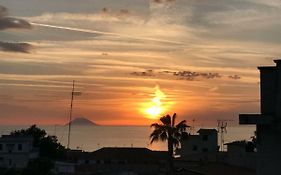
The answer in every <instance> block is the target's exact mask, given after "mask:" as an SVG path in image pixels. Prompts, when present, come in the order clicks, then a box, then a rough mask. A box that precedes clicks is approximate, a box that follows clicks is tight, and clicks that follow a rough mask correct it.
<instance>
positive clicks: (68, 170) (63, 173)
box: [53, 161, 76, 175]
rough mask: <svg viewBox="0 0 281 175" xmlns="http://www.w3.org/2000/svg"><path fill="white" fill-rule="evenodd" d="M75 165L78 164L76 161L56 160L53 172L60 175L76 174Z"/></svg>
mask: <svg viewBox="0 0 281 175" xmlns="http://www.w3.org/2000/svg"><path fill="white" fill-rule="evenodd" d="M75 166H76V164H75V163H69V162H62V161H55V163H54V169H53V173H54V174H60V175H71V174H75Z"/></svg>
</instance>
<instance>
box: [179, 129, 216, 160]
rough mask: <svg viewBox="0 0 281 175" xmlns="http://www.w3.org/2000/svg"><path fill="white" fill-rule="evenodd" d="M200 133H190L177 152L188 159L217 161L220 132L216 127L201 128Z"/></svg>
mask: <svg viewBox="0 0 281 175" xmlns="http://www.w3.org/2000/svg"><path fill="white" fill-rule="evenodd" d="M197 133H198V135H190V136H189V137H188V138H187V139H183V140H182V141H181V148H180V150H179V151H178V152H177V153H178V154H180V156H181V158H182V159H184V160H188V161H215V160H216V153H217V152H218V132H217V130H216V129H199V130H198V131H197Z"/></svg>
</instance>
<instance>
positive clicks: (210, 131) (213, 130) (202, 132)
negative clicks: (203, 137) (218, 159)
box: [197, 128, 218, 134]
mask: <svg viewBox="0 0 281 175" xmlns="http://www.w3.org/2000/svg"><path fill="white" fill-rule="evenodd" d="M217 132H218V131H217V130H216V129H202V128H201V129H199V130H198V131H197V133H199V134H211V133H217Z"/></svg>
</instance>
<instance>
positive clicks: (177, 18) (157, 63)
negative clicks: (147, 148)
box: [0, 0, 281, 126]
mask: <svg viewBox="0 0 281 175" xmlns="http://www.w3.org/2000/svg"><path fill="white" fill-rule="evenodd" d="M34 1H35V0H24V1H20V2H19V1H18V0H9V1H3V2H0V5H1V6H4V7H6V11H7V12H8V13H6V12H5V13H4V12H1V13H0V14H1V15H2V14H3V15H4V16H3V15H2V16H0V18H2V17H5V15H6V16H12V17H15V18H21V19H24V20H26V22H29V23H30V24H31V25H32V28H31V29H29V28H28V27H26V26H21V27H19V28H18V29H12V28H11V26H6V27H7V28H5V29H1V28H0V38H1V39H0V109H1V114H0V115H1V116H0V124H13V125H15V124H28V125H29V124H33V123H37V124H64V123H67V120H68V113H69V103H70V94H71V88H72V81H73V80H76V81H77V84H76V88H77V90H78V91H81V92H82V96H79V97H75V101H74V113H73V117H74V118H75V117H86V118H88V119H90V120H92V121H93V122H96V123H98V124H106V125H149V124H151V123H152V122H155V121H156V119H157V117H159V116H161V115H163V114H167V113H169V114H173V113H174V112H176V113H177V114H178V117H179V120H182V119H186V120H187V121H188V122H189V123H190V122H191V121H192V119H193V118H195V119H196V124H197V125H201V126H202V125H214V124H215V123H216V120H217V119H222V118H223V119H233V120H235V121H234V122H233V123H234V124H237V120H238V114H239V113H247V112H249V111H250V112H259V72H258V70H257V69H256V67H257V66H260V65H270V64H271V63H272V59H275V58H277V57H278V56H280V55H281V49H280V48H281V40H280V37H276V36H280V30H279V29H280V27H281V24H280V20H279V19H280V17H281V3H279V2H277V1H273V0H272V1H266V2H264V1H260V0H257V1H253V0H245V1H243V2H240V1H239V2H238V1H237V2H236V1H235V2H234V1H232V0H227V1H223V2H222V1H212V2H210V1H208V0H202V1H186V0H175V1H167V2H166V1H162V2H161V3H160V2H155V1H152V0H151V1H149V0H143V1H139V0H118V1H116V0H107V1H104V0H87V3H83V4H82V3H80V2H78V1H74V0H61V1H60V2H53V1H50V0H46V1H44V2H42V3H40V4H39V3H34ZM31 7H32V9H31ZM2 11H3V8H2ZM38 24H40V25H38ZM21 28H22V29H21ZM7 42H8V43H12V45H13V47H10V46H11V45H7ZM19 42H26V43H28V44H30V45H31V47H23V46H21V47H20V48H18V47H15V46H18V44H19ZM20 49H23V50H20ZM23 51H24V52H25V53H24V52H23ZM157 89H158V90H157ZM157 91H158V92H161V93H163V94H162V95H160V96H159V93H158V96H157V93H156V92H157ZM147 111H150V112H149V113H154V114H156V113H158V112H159V113H160V114H159V115H154V116H152V115H151V114H148V113H147Z"/></svg>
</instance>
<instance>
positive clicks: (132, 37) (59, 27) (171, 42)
mask: <svg viewBox="0 0 281 175" xmlns="http://www.w3.org/2000/svg"><path fill="white" fill-rule="evenodd" d="M30 24H32V25H35V26H40V27H48V28H56V29H62V30H70V31H75V32H82V33H91V34H101V35H111V36H118V37H124V38H129V39H136V40H147V41H155V42H162V43H169V44H178V45H185V43H182V42H177V41H170V40H163V39H157V38H150V37H136V36H131V35H125V34H118V33H113V32H103V31H97V30H89V29H81V28H74V27H65V26H56V25H49V24H42V23H35V22H30Z"/></svg>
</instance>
